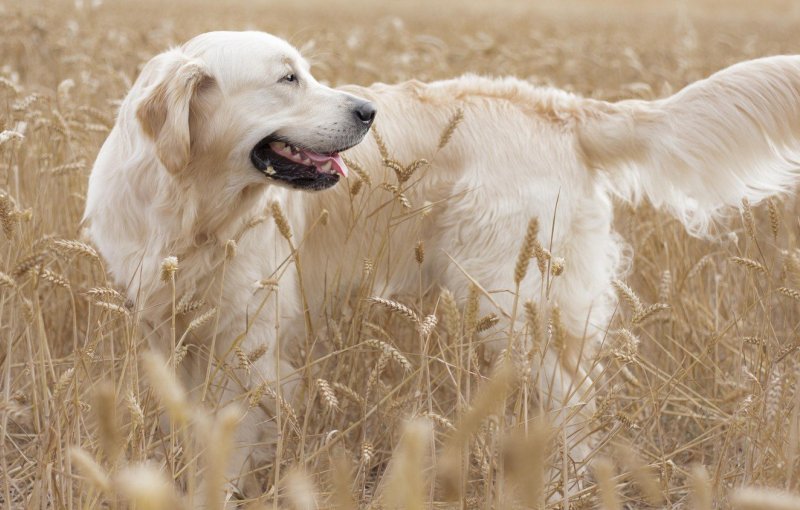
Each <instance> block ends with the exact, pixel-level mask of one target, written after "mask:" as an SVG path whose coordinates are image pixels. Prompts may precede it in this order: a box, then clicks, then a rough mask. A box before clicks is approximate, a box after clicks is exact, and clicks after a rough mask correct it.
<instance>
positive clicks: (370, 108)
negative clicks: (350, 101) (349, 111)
mask: <svg viewBox="0 0 800 510" xmlns="http://www.w3.org/2000/svg"><path fill="white" fill-rule="evenodd" d="M353 112H354V113H355V114H356V118H357V119H358V120H360V121H361V122H363V123H364V124H366V125H371V124H372V121H373V120H375V114H376V113H378V110H377V109H376V108H375V105H374V104H372V103H370V102H369V101H362V102H361V103H359V104H358V106H356V107H355V110H353Z"/></svg>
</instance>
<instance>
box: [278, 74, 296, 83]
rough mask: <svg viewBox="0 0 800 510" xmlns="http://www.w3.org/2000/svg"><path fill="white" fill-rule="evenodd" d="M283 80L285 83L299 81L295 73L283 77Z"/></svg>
mask: <svg viewBox="0 0 800 510" xmlns="http://www.w3.org/2000/svg"><path fill="white" fill-rule="evenodd" d="M281 81H282V82H284V83H297V76H295V74H294V73H289V74H287V75H286V76H284V77H283V78H281Z"/></svg>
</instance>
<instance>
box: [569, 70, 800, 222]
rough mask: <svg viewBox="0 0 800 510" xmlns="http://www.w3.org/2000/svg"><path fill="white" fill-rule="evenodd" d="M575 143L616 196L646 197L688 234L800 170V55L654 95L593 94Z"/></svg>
mask: <svg viewBox="0 0 800 510" xmlns="http://www.w3.org/2000/svg"><path fill="white" fill-rule="evenodd" d="M589 105H590V106H589V108H588V117H587V119H586V120H585V121H584V122H582V123H581V124H580V125H579V128H578V133H577V135H578V145H579V147H580V150H581V151H582V155H583V157H584V158H585V161H586V163H587V164H588V165H589V166H590V167H592V168H594V169H597V170H598V171H601V172H603V175H604V177H605V178H606V182H607V183H608V185H609V187H610V189H611V191H612V192H614V193H616V194H618V195H619V196H621V197H623V198H625V199H628V200H632V201H638V200H639V199H641V198H647V199H649V200H650V201H651V202H652V203H653V204H654V205H656V206H659V207H663V208H665V209H667V210H669V211H670V212H672V213H673V214H674V215H675V216H676V217H678V218H679V219H680V220H681V221H682V222H683V224H684V225H686V227H687V228H688V229H689V231H691V232H693V233H695V234H702V233H703V232H705V230H706V228H707V226H708V224H709V222H710V220H712V219H713V218H714V216H715V215H716V214H717V213H718V212H719V210H720V208H721V207H723V206H725V205H737V204H740V203H741V200H742V199H743V198H747V199H748V200H750V201H751V202H753V203H756V202H758V201H759V200H761V199H764V198H766V197H768V196H770V195H773V194H775V193H781V192H786V191H788V190H790V189H791V187H792V185H793V184H794V183H795V182H796V180H797V178H798V177H799V176H800V56H777V57H768V58H762V59H758V60H752V61H749V62H743V63H740V64H736V65H734V66H731V67H729V68H727V69H724V70H722V71H720V72H718V73H716V74H714V75H712V76H711V77H709V78H707V79H705V80H701V81H698V82H696V83H693V84H691V85H689V86H687V87H686V88H684V89H683V90H681V91H680V92H678V93H677V94H675V95H673V96H671V97H668V98H666V99H661V100H656V101H622V102H619V103H604V102H600V101H591V100H589Z"/></svg>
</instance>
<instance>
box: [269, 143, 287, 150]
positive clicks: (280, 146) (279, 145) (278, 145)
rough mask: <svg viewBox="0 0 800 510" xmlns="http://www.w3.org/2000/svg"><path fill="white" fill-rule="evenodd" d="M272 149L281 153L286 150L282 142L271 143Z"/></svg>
mask: <svg viewBox="0 0 800 510" xmlns="http://www.w3.org/2000/svg"><path fill="white" fill-rule="evenodd" d="M272 148H273V150H276V151H278V152H283V150H284V149H286V144H285V143H283V142H272Z"/></svg>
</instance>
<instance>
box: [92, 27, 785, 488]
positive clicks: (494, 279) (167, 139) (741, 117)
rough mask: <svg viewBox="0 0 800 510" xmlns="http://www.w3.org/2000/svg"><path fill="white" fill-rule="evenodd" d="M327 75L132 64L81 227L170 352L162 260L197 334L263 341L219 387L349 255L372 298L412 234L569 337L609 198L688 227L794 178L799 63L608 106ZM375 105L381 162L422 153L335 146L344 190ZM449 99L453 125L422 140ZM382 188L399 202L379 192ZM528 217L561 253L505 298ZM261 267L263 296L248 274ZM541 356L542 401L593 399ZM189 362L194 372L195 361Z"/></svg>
mask: <svg viewBox="0 0 800 510" xmlns="http://www.w3.org/2000/svg"><path fill="white" fill-rule="evenodd" d="M345 90H346V91H347V92H345V91H342V90H333V89H330V88H328V87H326V86H323V85H321V84H320V83H318V82H317V81H315V80H314V78H313V77H312V76H311V74H310V73H309V66H308V64H306V63H305V61H304V60H303V59H302V58H301V56H300V55H299V54H298V52H297V51H296V50H295V49H294V48H292V47H291V46H290V45H288V44H287V43H286V42H284V41H282V40H280V39H278V38H276V37H273V36H270V35H268V34H264V33H258V32H241V33H236V32H214V33H208V34H203V35H200V36H198V37H196V38H194V39H192V40H191V41H189V42H188V43H186V44H185V45H183V46H181V47H180V48H175V49H172V50H170V51H167V52H165V53H163V54H161V55H158V56H157V57H155V58H154V59H153V60H152V61H150V62H149V63H148V64H147V65H146V66H145V68H144V70H143V71H142V73H141V76H140V77H139V78H138V80H137V81H136V83H135V84H134V86H133V88H132V89H131V91H130V93H129V94H128V96H127V97H126V99H125V100H124V102H123V104H122V107H121V109H120V112H119V117H118V119H117V122H116V125H115V127H114V129H113V131H112V132H111V134H110V135H109V137H108V140H107V141H106V142H105V144H104V145H103V148H102V150H101V152H100V154H99V156H98V158H97V161H96V163H95V165H94V168H93V170H92V175H91V179H90V182H89V192H88V199H87V205H86V213H85V220H86V222H87V223H86V224H87V227H88V233H89V235H90V237H91V239H92V240H93V242H94V243H95V244H96V245H97V247H98V248H99V250H100V252H101V253H102V255H103V257H104V258H105V259H106V261H107V263H108V267H109V269H110V271H111V274H112V275H113V277H114V280H115V281H116V282H117V284H119V285H121V286H123V287H124V288H125V289H127V292H128V295H129V296H130V297H131V298H132V299H134V300H135V301H136V303H137V309H138V310H140V315H141V317H142V319H143V320H144V322H145V323H146V324H147V325H149V327H150V328H151V332H150V338H151V343H152V344H153V345H157V346H161V347H165V348H167V349H169V348H171V347H172V344H171V342H170V338H171V333H170V317H171V314H172V307H173V304H172V303H173V300H172V290H171V287H170V286H169V285H165V284H164V283H163V282H162V281H161V280H160V277H159V274H160V268H161V264H162V260H164V259H165V257H168V256H176V257H177V258H178V260H179V265H180V269H179V270H178V278H177V285H178V289H177V295H178V296H179V297H180V296H183V295H186V294H187V293H188V294H193V295H194V296H195V298H196V299H200V298H202V299H204V300H205V301H206V302H207V303H209V305H210V306H214V307H216V308H217V310H218V315H217V318H216V320H214V321H210V322H208V323H206V325H204V326H203V327H202V328H199V329H197V330H196V331H192V338H193V339H194V340H193V341H194V342H195V343H196V344H198V345H200V346H202V347H204V348H205V349H206V352H208V349H212V350H213V352H215V353H216V355H217V356H218V357H219V358H223V357H224V356H226V355H228V354H230V352H231V350H232V348H233V347H234V345H233V344H234V343H235V344H236V345H238V346H240V347H241V348H242V349H243V350H245V351H250V350H254V349H257V348H259V347H262V346H263V347H265V348H266V349H267V350H266V355H264V356H262V357H261V358H259V359H258V360H257V361H256V362H255V364H256V366H255V369H254V370H251V371H248V372H246V373H245V372H244V371H242V373H241V374H239V377H238V378H237V379H238V381H239V382H240V383H241V384H233V383H226V384H227V385H225V387H224V389H223V394H222V395H220V398H221V399H222V400H223V401H227V400H233V399H235V398H237V397H240V396H241V395H242V394H243V393H245V392H247V391H248V390H250V389H252V388H253V387H254V386H256V385H258V384H260V383H261V382H262V381H269V382H275V381H278V380H279V379H280V377H281V374H284V376H285V374H286V373H287V372H285V371H284V370H283V369H284V368H289V367H286V366H285V362H283V361H282V358H281V356H280V349H279V346H283V347H284V348H285V347H286V346H287V344H290V343H293V342H298V341H299V339H302V338H305V336H306V335H307V334H310V329H312V328H314V327H317V326H318V325H319V324H318V323H319V319H321V318H322V315H323V312H321V311H320V310H323V309H324V307H323V303H324V302H325V300H326V295H328V296H330V295H336V293H337V292H342V291H345V290H346V289H352V288H357V286H358V284H359V279H360V278H361V277H362V274H363V273H362V270H361V265H360V261H361V260H362V258H363V257H369V258H370V259H371V260H374V261H376V265H375V274H374V275H373V276H374V277H376V278H377V280H376V282H377V284H376V286H375V288H377V289H380V291H381V292H382V293H383V294H384V295H385V296H387V297H389V296H396V295H403V294H416V293H417V292H418V290H419V288H418V285H419V282H418V279H417V275H418V268H417V266H416V262H415V261H414V258H413V256H412V255H411V251H410V250H411V247H412V246H414V245H415V244H416V243H417V241H419V240H421V241H423V242H424V243H425V248H426V252H427V254H428V255H427V256H426V258H425V260H424V263H423V266H422V271H423V274H424V278H425V281H426V284H430V285H432V286H434V287H435V288H447V289H450V290H451V291H453V292H454V293H455V294H456V296H457V297H458V298H463V297H464V296H465V295H466V293H467V291H468V288H469V286H470V284H471V282H476V283H477V284H478V285H479V286H480V287H481V288H482V289H484V290H485V292H486V299H483V301H482V305H481V306H482V308H483V309H484V312H489V311H494V312H496V313H498V315H500V316H501V317H506V318H508V317H511V316H512V314H511V309H512V307H513V304H514V301H515V299H522V300H526V299H533V300H534V301H537V302H538V301H541V300H543V299H547V300H548V301H549V302H550V303H553V304H557V305H558V306H559V307H560V312H561V320H562V321H563V323H564V326H565V328H566V330H567V332H568V334H569V336H570V337H571V338H573V339H575V340H576V341H578V342H583V344H581V347H583V346H586V345H587V344H590V343H591V342H586V341H587V340H592V339H594V338H597V337H599V336H600V334H601V333H602V332H603V331H606V330H607V327H608V322H609V320H610V318H611V315H612V311H613V308H614V306H615V303H616V297H615V294H614V291H613V289H612V286H611V282H612V280H613V279H614V278H616V277H618V276H619V274H620V272H621V271H622V270H623V268H622V265H623V264H622V263H621V259H622V258H623V257H622V251H623V247H624V245H623V243H622V242H621V241H620V240H619V238H618V236H617V235H616V234H615V232H614V231H613V230H612V214H613V211H612V196H619V197H622V198H624V199H627V200H631V201H637V200H639V199H640V198H642V197H645V198H647V199H649V200H650V201H651V202H652V203H653V204H655V205H656V206H662V207H664V208H666V209H667V210H669V211H670V212H672V213H674V214H675V215H676V216H677V217H678V218H679V219H680V220H681V221H682V222H683V223H684V224H685V225H686V226H687V227H688V228H689V229H690V230H691V231H692V232H696V233H702V232H703V231H704V229H705V228H706V226H707V225H708V223H709V221H710V220H712V219H713V218H714V216H715V214H716V213H717V212H718V211H719V209H720V208H721V207H722V206H725V205H736V204H739V203H740V200H741V199H742V198H745V197H746V198H748V199H749V200H750V201H751V202H757V201H759V200H760V199H762V198H764V197H767V196H769V195H771V194H774V193H777V192H783V191H786V190H788V189H790V186H791V184H792V183H793V182H794V178H795V176H796V171H797V169H798V164H797V162H798V161H800V159H798V158H799V157H800V152H798V149H800V144H799V143H798V141H800V137H799V136H798V135H799V134H800V57H791V56H782V57H770V58H765V59H761V60H755V61H751V62H745V63H742V64H739V65H736V66H733V67H731V68H729V69H726V70H724V71H721V72H719V73H717V74H715V75H714V76H712V77H710V78H708V79H706V80H703V81H700V82H697V83H695V84H692V85H690V86H688V87H687V88H685V89H684V90H682V91H681V92H679V93H677V94H675V95H674V96H672V97H669V98H666V99H662V100H657V101H623V102H619V103H613V104H612V103H606V102H602V101H596V100H591V99H585V98H582V97H578V96H576V95H573V94H569V93H566V92H563V91H560V90H555V89H551V88H537V87H534V86H531V85H530V84H528V83H525V82H522V81H519V80H515V79H487V78H480V77H477V76H464V77H462V78H458V79H455V80H449V81H442V82H436V83H432V84H422V83H419V82H409V83H405V84H400V85H382V84H379V85H374V86H372V87H369V88H361V87H348V88H346V89H345ZM351 94H354V95H351ZM356 96H359V97H363V98H366V99H367V100H369V102H368V101H366V100H364V99H360V98H359V97H356ZM376 108H377V110H379V111H380V121H379V124H380V125H379V130H380V134H381V135H382V138H383V139H384V140H386V141H387V145H388V150H389V152H390V155H391V158H392V159H394V160H397V161H399V162H402V163H404V164H405V163H410V162H412V161H414V160H417V159H419V158H426V159H427V160H428V161H429V163H430V164H429V165H427V166H424V167H422V168H420V169H419V170H417V172H416V173H415V174H414V175H413V176H412V178H411V179H410V180H408V181H407V182H405V183H398V180H397V178H396V177H395V175H394V174H393V172H392V170H390V169H389V168H388V167H387V166H385V165H384V164H383V161H382V158H381V155H380V151H379V150H378V148H377V147H376V144H375V142H374V140H372V137H370V139H369V141H367V142H364V143H362V144H360V145H358V146H357V147H355V148H353V149H352V150H351V151H349V152H348V157H349V158H351V159H352V160H353V161H357V162H358V163H359V166H360V167H363V168H364V169H365V170H366V171H367V172H368V173H369V175H368V176H367V178H368V179H369V180H370V181H371V182H372V183H373V186H372V187H371V188H370V189H368V190H366V191H364V192H362V193H360V194H359V195H357V196H355V197H351V195H350V192H349V189H348V186H345V185H343V184H339V185H336V184H337V181H339V180H341V177H342V176H345V177H346V175H347V168H346V165H345V163H344V161H343V160H342V159H341V157H340V156H339V155H338V153H339V152H341V151H344V150H345V149H348V148H350V147H352V146H354V145H355V144H357V143H358V142H360V141H361V139H362V138H363V137H364V135H365V134H366V132H367V130H368V129H369V127H370V125H371V123H372V120H373V118H374V117H375V113H376ZM459 110H461V111H462V112H463V121H462V122H461V123H460V125H459V126H458V127H457V128H456V130H455V132H454V133H453V134H452V138H451V140H450V141H449V143H448V144H447V145H446V146H444V147H443V148H441V149H439V148H438V145H439V137H440V133H441V132H442V129H443V128H444V127H445V126H446V125H447V124H448V121H449V120H450V119H451V118H452V117H453V115H454V113H455V112H456V111H459ZM362 177H363V176H362ZM381 182H386V183H389V184H391V185H395V186H399V188H397V187H395V188H393V187H392V186H386V187H385V189H384V188H381V187H379V186H378V185H379V184H380V183H381ZM326 188H330V189H329V190H327V191H321V190H323V189H326ZM309 191H314V192H313V193H310V192H309ZM398 191H402V192H404V193H405V195H404V196H405V197H406V198H407V200H408V201H410V203H411V204H412V209H409V210H403V209H401V208H398V207H395V206H394V205H395V204H396V202H393V198H394V197H395V194H396V193H397V192H398ZM275 202H277V203H279V204H280V206H281V208H282V210H283V211H285V215H286V217H287V218H288V222H289V224H290V225H291V228H292V230H293V233H294V235H293V237H292V244H291V245H290V242H288V241H287V240H286V239H285V238H284V236H282V235H281V234H280V233H279V231H278V228H277V227H276V225H275V223H274V222H273V221H266V222H262V223H259V224H257V225H256V226H254V227H252V225H253V224H254V223H257V222H255V221H252V219H253V218H254V217H255V216H257V215H259V214H264V213H265V211H266V212H267V214H268V213H269V211H270V205H271V204H273V203H275ZM387 204H388V205H387ZM325 211H327V212H325ZM354 211H355V212H354ZM358 211H362V212H363V211H367V212H368V213H369V214H361V215H360V214H357V212H358ZM421 212H424V214H420V213H421ZM325 214H327V215H328V219H327V225H325V226H322V225H321V222H320V218H321V217H323V216H324V215H325ZM355 217H358V219H356V220H354V219H353V218H355ZM531 218H538V220H539V224H540V225H541V226H542V228H541V229H540V230H539V234H538V235H539V242H540V243H541V245H542V246H545V247H547V248H549V250H550V252H551V253H552V255H553V257H563V259H564V260H565V261H566V269H565V270H564V272H563V274H562V275H561V276H559V277H558V278H557V279H556V280H555V281H554V282H553V284H552V285H551V287H550V288H549V291H548V293H547V295H543V293H542V292H541V289H542V274H541V273H540V272H539V271H533V270H532V271H528V273H527V276H526V277H525V279H524V280H523V281H522V283H521V285H520V287H519V289H520V292H519V294H520V295H519V297H518V298H516V297H515V291H514V289H515V282H514V267H515V263H516V259H517V253H518V252H519V249H520V245H521V243H522V237H523V236H524V232H525V225H526V224H527V223H528V221H529V219H531ZM248 222H250V223H249V224H248ZM322 223H324V222H322ZM249 227H252V228H249ZM248 228H249V230H248ZM232 239H233V240H237V243H238V244H237V246H236V254H235V255H233V254H232V252H233V249H232V243H229V242H228V241H229V240H232ZM226 244H227V246H228V249H227V250H226ZM293 247H296V248H297V250H298V253H299V260H300V261H302V263H301V264H299V265H300V267H301V271H299V272H298V271H297V266H298V264H297V263H296V262H297V259H296V258H295V259H293V257H292V250H293ZM226 253H227V256H226ZM279 275H282V278H281V279H280V291H279V292H280V293H279V295H280V299H276V298H274V297H273V298H268V299H265V298H264V292H263V291H258V290H254V282H258V281H262V280H263V279H265V278H274V277H276V276H279ZM301 285H302V289H301ZM509 290H510V291H511V292H509ZM520 302H521V301H520ZM517 315H521V314H517ZM278 320H280V322H281V324H280V338H278V333H276V331H277V327H276V321H278ZM187 322H188V321H187ZM507 325H508V324H507ZM183 326H184V327H185V326H186V324H183ZM519 329H521V326H520V327H518V328H517V330H519ZM279 341H280V342H279ZM193 350H194V351H200V349H193ZM193 350H190V353H191V352H193ZM586 352H589V349H587V350H586ZM544 360H545V364H544V368H543V369H542V370H540V371H539V372H540V373H539V374H537V379H538V380H539V382H540V383H539V384H540V385H541V386H542V391H544V392H546V393H548V394H549V397H550V400H551V401H552V402H553V403H554V404H553V406H552V407H561V406H573V405H577V404H580V403H582V402H588V401H590V400H591V395H589V394H585V393H584V392H582V390H581V387H582V385H581V384H580V383H577V384H576V383H575V380H576V379H575V376H576V374H575V372H574V371H569V370H563V369H562V368H561V366H560V365H561V364H560V363H559V361H558V360H559V357H558V355H556V354H555V353H548V354H546V356H545V358H544ZM199 372H200V379H199V381H200V382H205V384H206V385H208V384H209V381H208V380H207V378H206V375H207V373H208V372H207V370H206V369H205V366H203V368H201V370H199ZM580 377H581V378H582V377H584V376H580ZM196 380H197V379H196ZM217 383H219V381H217ZM265 419H266V418H265V417H264V416H263V414H261V413H260V412H258V413H257V412H255V411H251V412H250V413H249V414H248V416H247V417H246V419H245V421H244V422H243V424H242V425H241V427H240V429H239V430H240V431H239V436H238V438H237V439H238V441H239V442H240V444H243V445H248V444H255V443H258V442H259V440H260V437H259V435H260V433H261V432H262V430H263V429H264V425H263V423H264V420H265ZM251 453H253V452H251V451H249V449H247V448H242V449H240V451H238V452H237V455H236V456H235V458H234V460H233V462H232V470H231V472H230V476H231V478H233V479H235V478H237V476H238V474H239V473H240V472H246V471H247V470H248V468H247V465H248V464H249V463H251V461H254V462H258V461H259V460H258V457H248V455H250V454H251ZM241 483H242V482H241V481H240V484H241Z"/></svg>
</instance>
